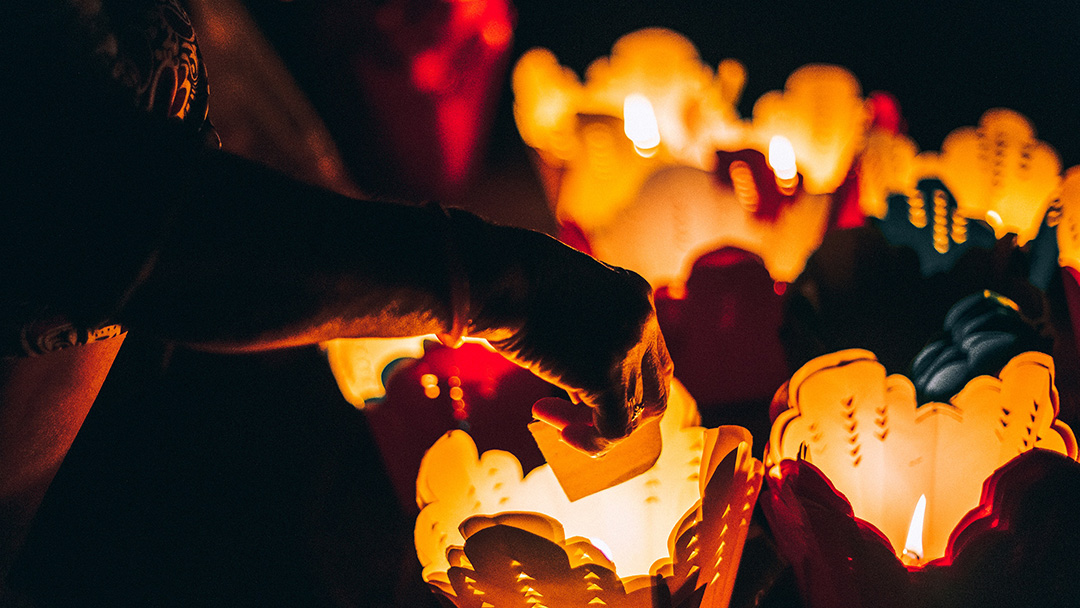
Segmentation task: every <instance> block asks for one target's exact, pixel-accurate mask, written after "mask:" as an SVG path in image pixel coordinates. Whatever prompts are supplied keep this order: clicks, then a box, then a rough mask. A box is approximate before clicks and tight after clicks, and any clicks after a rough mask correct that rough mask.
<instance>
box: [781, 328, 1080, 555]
mask: <svg viewBox="0 0 1080 608" xmlns="http://www.w3.org/2000/svg"><path fill="white" fill-rule="evenodd" d="M786 399H787V405H788V409H787V410H785V411H783V412H782V413H781V414H780V415H779V416H778V417H777V418H776V420H775V422H774V423H773V428H772V434H771V436H770V441H769V447H768V459H767V460H768V462H769V463H770V465H771V464H775V463H778V462H780V461H781V460H783V459H795V458H797V457H798V456H799V453H800V450H802V451H803V452H804V454H805V458H806V459H808V460H809V461H810V462H812V463H813V464H814V465H815V466H816V467H818V468H819V469H821V470H822V472H824V473H825V474H826V475H827V476H828V478H829V480H830V481H831V482H832V483H833V484H834V485H835V487H836V489H837V490H839V491H840V492H842V493H843V494H844V496H846V497H847V499H848V500H849V501H850V502H851V505H852V507H853V508H854V512H855V515H856V516H857V517H859V518H861V519H864V520H866V521H868V522H870V523H872V524H874V525H875V526H877V527H878V528H879V529H880V530H881V531H882V532H883V533H884V534H885V535H886V536H887V537H888V538H889V540H890V542H891V543H892V545H893V549H894V551H895V552H896V554H897V555H899V554H900V553H901V552H902V551H903V548H904V547H903V542H904V539H905V537H906V535H907V531H908V525H909V523H910V521H911V516H912V512H913V509H914V507H915V505H916V503H917V502H918V500H919V496H920V495H921V494H925V495H926V497H927V506H926V518H925V523H926V527H925V531H924V537H923V538H924V549H925V555H924V559H934V558H937V557H941V556H942V555H944V554H945V549H946V545H947V542H948V538H949V534H950V533H951V532H952V530H953V528H954V527H955V526H956V524H957V522H959V521H960V519H961V518H962V517H963V516H964V514H965V513H967V512H968V511H969V510H971V509H972V508H974V507H975V506H977V505H978V504H979V497H980V493H981V490H982V482H983V480H984V479H986V478H987V477H988V476H989V475H990V474H991V473H993V472H994V470H996V469H997V468H998V467H1000V466H1001V465H1003V464H1005V463H1006V462H1008V461H1009V460H1010V459H1012V458H1013V457H1014V456H1016V455H1018V454H1020V453H1023V452H1025V451H1027V450H1030V449H1032V448H1033V447H1040V448H1045V449H1049V450H1053V451H1056V452H1060V453H1062V454H1066V455H1068V456H1070V457H1072V458H1075V457H1076V454H1077V449H1076V440H1075V438H1074V436H1073V433H1072V431H1071V429H1069V427H1068V426H1067V425H1065V424H1064V423H1062V422H1060V421H1058V420H1056V416H1057V410H1058V395H1057V389H1056V387H1055V386H1054V362H1053V359H1052V358H1051V357H1049V356H1048V355H1045V354H1042V353H1035V352H1028V353H1023V354H1021V355H1018V356H1016V357H1014V358H1013V359H1012V360H1011V361H1010V362H1009V363H1008V364H1007V365H1006V366H1005V368H1004V369H1002V370H1001V372H1000V374H999V376H998V377H996V378H995V377H991V376H979V377H977V378H975V379H973V380H971V381H970V382H968V384H967V386H965V387H964V388H963V389H962V390H961V391H960V392H959V393H957V394H956V395H955V396H954V397H953V398H952V399H951V400H950V402H949V403H927V404H923V405H920V406H918V407H917V403H916V398H915V388H914V385H913V384H912V383H911V381H910V380H909V379H908V378H906V377H904V376H902V375H898V374H894V375H889V376H887V375H886V373H885V368H884V367H883V366H882V365H881V364H880V363H878V362H877V360H876V358H875V357H874V355H873V354H872V353H870V352H869V351H864V350H854V349H853V350H845V351H840V352H837V353H832V354H829V355H825V356H822V357H818V358H816V359H814V360H812V361H810V362H809V363H807V364H806V365H805V366H803V367H802V368H801V369H799V370H798V371H797V372H796V373H795V374H794V375H793V376H792V378H791V381H790V382H789V384H788V386H787V390H786Z"/></svg>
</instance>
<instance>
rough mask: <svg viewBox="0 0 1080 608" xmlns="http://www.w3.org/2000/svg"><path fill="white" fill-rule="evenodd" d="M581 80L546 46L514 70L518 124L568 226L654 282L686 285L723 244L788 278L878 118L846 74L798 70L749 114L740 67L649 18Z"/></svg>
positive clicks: (604, 256) (594, 249)
mask: <svg viewBox="0 0 1080 608" xmlns="http://www.w3.org/2000/svg"><path fill="white" fill-rule="evenodd" d="M585 76H586V79H585V82H584V83H581V82H580V81H578V80H577V78H576V76H575V75H574V74H573V73H572V72H571V71H569V70H567V69H565V68H563V67H562V66H560V65H559V64H558V61H557V59H556V58H555V57H554V55H552V54H551V53H550V52H549V51H546V50H543V49H534V50H532V51H529V52H528V53H526V54H525V55H524V56H523V57H522V58H521V60H520V61H519V62H518V64H517V66H516V67H515V69H514V81H513V85H514V86H513V88H514V96H515V101H514V116H515V120H516V122H517V125H518V129H519V131H520V133H521V136H522V139H524V140H525V142H526V143H527V144H528V145H529V146H530V147H531V148H532V149H533V150H534V151H535V153H536V159H537V166H538V167H539V171H540V174H541V176H542V178H543V182H544V183H545V190H546V192H547V194H548V197H549V200H550V202H551V204H552V206H553V208H554V210H555V213H556V217H557V219H558V221H559V222H560V224H561V225H563V226H569V227H572V230H573V231H574V233H575V234H578V231H580V234H581V235H582V236H583V237H584V240H585V241H586V242H587V247H585V248H587V249H588V250H589V251H590V252H591V253H592V254H593V255H595V256H596V257H598V258H600V259H601V260H603V261H605V262H608V263H611V264H615V265H618V266H622V267H625V268H629V269H631V270H634V271H636V272H638V273H639V274H641V275H642V276H644V277H645V278H646V279H647V280H649V281H650V283H652V284H653V285H654V286H660V285H672V286H674V288H675V289H679V288H680V287H681V284H682V282H684V281H685V280H686V278H687V273H688V272H689V270H690V266H691V265H692V264H693V262H694V260H695V259H697V258H698V257H699V256H701V255H702V254H705V253H707V252H709V251H712V250H715V249H717V248H720V247H723V246H732V247H739V248H742V249H746V250H747V251H750V252H753V253H755V254H757V255H759V256H760V257H761V258H762V259H763V260H764V261H765V264H766V267H767V268H768V269H769V272H770V273H771V274H772V276H773V278H774V279H776V280H777V281H784V282H790V281H792V280H794V278H795V277H796V276H797V275H798V273H799V271H800V270H801V269H802V267H803V264H804V263H805V261H806V257H807V256H808V255H809V254H810V252H812V251H813V250H814V248H815V247H816V246H817V245H818V244H819V243H820V241H821V236H822V234H824V232H825V230H827V229H828V227H829V226H830V222H831V220H833V219H834V218H833V216H834V215H836V213H835V212H834V211H835V210H834V209H833V206H834V204H833V200H832V194H833V193H834V192H835V191H836V190H837V189H838V188H840V187H841V186H842V185H844V184H846V183H847V180H849V177H850V169H851V166H852V163H853V160H854V158H855V157H856V154H857V153H858V152H859V151H860V150H861V148H862V146H863V142H864V139H865V133H866V131H867V129H868V127H869V124H870V112H869V110H868V107H867V104H866V102H865V100H864V99H863V98H862V97H861V92H860V87H859V84H858V82H857V81H856V80H855V78H854V77H853V76H852V75H851V74H850V72H848V71H846V70H844V69H842V68H839V67H835V66H824V65H812V66H806V67H804V68H801V69H799V70H797V71H796V72H795V73H793V74H792V75H791V77H790V78H789V79H788V81H787V83H786V88H785V90H784V91H772V92H770V93H767V94H766V95H764V96H762V98H761V99H759V100H758V103H757V104H755V106H754V111H753V119H752V120H743V119H741V118H739V116H738V114H737V113H736V111H735V104H736V103H737V102H738V99H739V96H740V94H741V92H742V87H743V83H744V82H745V78H746V74H745V70H744V68H743V67H742V66H741V65H740V64H739V63H737V62H735V61H733V60H725V61H723V62H721V63H720V64H719V65H718V66H717V68H716V69H715V71H714V70H713V69H712V68H710V67H709V66H707V65H705V64H704V63H702V61H701V59H700V57H699V55H698V53H697V50H696V49H695V48H694V46H693V45H692V44H691V43H690V42H689V41H688V40H687V39H686V38H684V37H682V36H681V35H679V34H677V33H675V32H672V31H670V30H665V29H657V28H654V29H645V30H641V31H638V32H634V33H631V34H628V35H626V36H624V37H622V38H620V39H619V40H618V41H617V42H616V43H615V45H614V46H613V47H612V53H611V56H610V57H606V58H600V59H597V60H596V61H595V62H593V64H592V65H590V66H589V68H588V70H587V72H586V75H585ZM770 154H771V156H769V158H768V160H767V161H766V160H765V157H766V155H770ZM758 157H760V159H761V160H760V161H759V160H758ZM717 178H719V179H717ZM845 221H849V222H850V221H851V220H850V218H846V220H845Z"/></svg>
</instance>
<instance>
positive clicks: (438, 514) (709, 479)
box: [415, 384, 763, 608]
mask: <svg viewBox="0 0 1080 608" xmlns="http://www.w3.org/2000/svg"><path fill="white" fill-rule="evenodd" d="M671 395H672V399H671V404H670V406H669V408H668V411H667V412H666V414H665V415H664V419H663V420H662V421H661V423H660V428H661V433H662V435H663V443H664V450H663V452H662V454H661V455H660V458H659V459H658V460H657V461H656V463H655V465H653V467H652V468H650V469H649V470H648V471H646V472H645V473H643V474H641V475H639V476H638V477H635V478H633V479H630V480H628V481H625V482H623V483H621V484H618V485H616V486H613V487H611V488H608V489H606V490H603V491H600V492H598V493H596V494H592V495H590V496H586V497H584V498H581V499H579V500H576V501H574V502H570V501H569V500H567V498H566V495H565V494H563V492H562V490H561V488H560V486H559V484H558V481H557V480H556V479H555V477H554V475H553V474H552V472H551V469H550V467H549V466H547V465H544V466H541V467H538V468H536V469H534V470H533V471H532V472H530V473H529V474H528V475H526V476H524V477H522V467H521V464H520V463H519V462H518V460H517V459H516V458H514V457H513V456H512V455H510V454H508V453H506V452H501V451H488V452H485V453H483V454H482V455H479V456H478V454H477V450H476V446H475V444H474V443H473V442H472V440H471V438H470V437H469V436H468V435H467V434H465V433H462V432H458V431H455V432H451V433H449V434H447V435H446V436H444V437H443V438H441V439H440V440H439V441H438V442H436V443H435V445H433V446H432V448H431V450H430V451H429V452H428V453H427V454H426V455H425V457H424V461H423V465H422V466H421V470H420V475H419V477H418V478H417V483H416V497H417V502H418V504H420V506H421V507H422V510H421V512H420V516H419V517H418V518H417V521H416V535H415V541H416V548H417V554H418V555H419V557H420V561H421V563H422V564H423V566H424V579H425V580H426V581H428V583H429V584H431V585H432V586H433V588H435V589H437V590H438V591H439V592H440V593H442V594H443V595H444V596H446V597H447V598H448V599H450V600H451V601H453V602H454V603H455V604H456V605H458V606H462V607H464V606H482V605H485V604H487V605H492V606H504V605H517V604H521V603H524V604H526V605H545V606H551V607H553V608H555V607H558V606H580V605H605V606H643V607H645V606H672V607H673V606H680V605H688V604H684V602H686V601H688V600H689V601H690V604H689V605H694V606H698V605H700V606H709V607H717V608H723V607H726V606H727V605H728V599H729V598H730V596H731V593H732V588H733V586H734V583H735V575H736V573H737V571H738V565H739V558H740V556H741V553H742V547H743V544H744V542H745V540H746V535H747V531H748V529H749V525H750V517H751V513H752V511H753V506H754V503H755V500H756V498H757V493H758V490H759V489H760V487H761V481H762V472H763V471H762V466H761V463H760V462H759V461H757V460H756V459H754V458H752V457H751V455H750V449H751V444H750V434H749V433H748V432H747V431H746V430H745V429H742V428H740V427H720V428H716V429H704V428H702V427H700V426H696V418H697V416H696V411H695V406H694V402H693V400H692V399H691V398H690V396H689V394H687V393H686V391H685V390H683V389H682V388H681V387H679V386H678V385H677V384H675V385H673V386H672V392H671Z"/></svg>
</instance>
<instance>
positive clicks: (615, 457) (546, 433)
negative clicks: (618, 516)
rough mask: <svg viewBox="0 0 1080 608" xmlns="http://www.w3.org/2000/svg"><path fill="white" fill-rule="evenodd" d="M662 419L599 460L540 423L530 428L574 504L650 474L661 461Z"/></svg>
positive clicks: (637, 431) (639, 429)
mask: <svg viewBox="0 0 1080 608" xmlns="http://www.w3.org/2000/svg"><path fill="white" fill-rule="evenodd" d="M660 419H661V418H660V417H659V416H658V417H656V418H653V419H651V420H649V421H648V422H646V423H645V424H643V425H642V426H641V427H640V428H638V429H637V430H635V431H634V432H633V433H631V434H630V436H629V437H627V438H626V439H623V440H622V441H620V442H619V443H617V444H615V446H614V447H612V448H611V449H610V450H608V451H607V452H605V453H604V454H603V455H600V456H591V455H589V454H586V453H584V452H581V451H579V450H576V449H574V448H573V447H571V446H570V445H568V444H567V443H566V442H564V441H563V440H562V439H561V438H560V436H559V430H558V429H557V428H555V427H553V426H551V425H550V424H547V423H546V422H541V421H539V420H536V421H533V422H532V423H530V424H529V431H530V432H532V436H533V439H535V440H536V445H538V446H540V451H541V452H542V453H543V454H544V458H545V459H546V460H547V463H548V465H550V466H551V471H552V472H553V473H554V474H555V479H557V480H558V481H559V486H561V487H562V489H563V492H565V493H566V497H567V498H568V499H570V501H571V502H573V501H575V500H578V499H579V498H584V497H586V496H589V495H590V494H595V493H597V492H599V491H601V490H606V489H608V488H610V487H612V486H615V485H618V484H620V483H622V482H624V481H626V480H628V479H633V478H634V477H637V476H638V475H640V474H642V473H644V472H645V471H648V470H649V468H650V467H652V466H653V465H654V464H655V463H656V459H657V458H659V457H660V450H661V448H662V447H663V442H662V441H661V439H660Z"/></svg>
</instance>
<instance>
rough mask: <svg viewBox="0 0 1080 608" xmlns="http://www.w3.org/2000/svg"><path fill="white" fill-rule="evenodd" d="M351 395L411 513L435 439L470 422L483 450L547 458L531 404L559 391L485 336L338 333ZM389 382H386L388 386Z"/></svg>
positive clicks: (341, 367) (336, 348)
mask: <svg viewBox="0 0 1080 608" xmlns="http://www.w3.org/2000/svg"><path fill="white" fill-rule="evenodd" d="M323 347H324V348H325V349H326V351H327V356H328V359H329V361H330V366H331V370H332V371H333V372H334V376H335V378H336V379H337V381H338V386H339V388H340V389H341V391H342V394H343V395H344V396H345V398H346V399H347V400H348V401H349V402H350V403H352V404H353V405H354V406H356V407H357V408H359V409H363V411H364V419H365V421H366V423H367V426H368V428H369V429H370V431H371V435H372V438H373V440H374V441H375V444H376V446H377V447H378V449H379V452H380V453H381V454H382V456H383V465H384V468H385V469H386V474H387V475H388V477H389V478H390V482H391V484H392V485H393V487H394V491H395V493H396V494H397V497H398V499H399V501H400V503H401V505H402V507H403V509H404V510H405V511H406V512H407V513H413V514H415V512H416V510H417V508H416V500H415V498H416V474H417V472H418V471H419V470H420V462H421V459H422V458H423V456H424V453H425V452H426V451H427V449H428V448H429V447H431V444H432V443H433V442H435V441H436V440H438V438H439V437H441V436H442V435H444V434H445V433H446V432H448V431H450V430H453V429H467V430H468V431H469V433H470V434H471V436H472V438H473V439H474V440H475V442H476V443H477V445H480V446H481V447H482V448H483V449H502V450H509V451H511V452H512V453H513V454H514V456H515V457H516V458H517V459H518V460H520V461H521V462H522V463H525V464H527V465H529V466H531V467H532V466H537V465H539V464H541V463H543V457H542V455H541V454H540V451H539V450H538V449H537V446H536V444H535V443H533V440H532V436H531V435H530V434H529V430H528V428H527V425H528V423H529V422H530V421H531V420H532V412H531V408H530V407H529V406H528V405H527V404H532V403H534V402H535V401H537V400H539V399H543V398H545V397H552V396H554V395H557V394H560V391H559V389H557V388H556V387H555V386H553V385H551V384H549V383H547V382H545V381H544V380H541V379H540V378H538V377H537V376H535V375H534V374H533V373H532V372H530V371H529V370H527V369H525V368H522V367H520V366H518V365H516V364H514V363H513V362H511V361H510V360H508V359H506V358H505V357H503V356H502V355H500V354H499V353H497V352H495V351H494V349H492V348H491V346H490V345H489V344H488V343H487V342H486V341H484V340H479V339H471V338H467V339H466V343H465V344H463V345H462V346H461V347H460V348H456V349H455V348H448V347H446V346H443V345H442V344H441V343H439V342H438V341H437V340H435V337H434V336H420V337H415V338H401V339H398V338H394V339H383V338H370V339H368V338H365V339H348V340H334V341H330V342H327V343H326V344H324V345H323ZM384 383H385V386H384Z"/></svg>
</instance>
